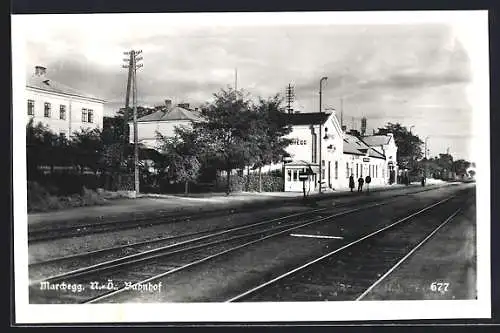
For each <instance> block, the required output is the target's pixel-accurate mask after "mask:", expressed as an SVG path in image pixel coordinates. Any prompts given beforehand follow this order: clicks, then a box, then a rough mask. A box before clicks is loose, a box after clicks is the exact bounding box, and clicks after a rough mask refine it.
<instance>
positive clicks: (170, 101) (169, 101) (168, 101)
mask: <svg viewBox="0 0 500 333" xmlns="http://www.w3.org/2000/svg"><path fill="white" fill-rule="evenodd" d="M165 106H166V107H167V110H168V109H170V108H171V107H172V100H171V99H166V100H165Z"/></svg>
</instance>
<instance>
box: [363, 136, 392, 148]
mask: <svg viewBox="0 0 500 333" xmlns="http://www.w3.org/2000/svg"><path fill="white" fill-rule="evenodd" d="M363 141H364V142H366V144H367V145H369V146H382V145H386V144H388V143H389V141H391V136H390V135H370V136H364V137H363Z"/></svg>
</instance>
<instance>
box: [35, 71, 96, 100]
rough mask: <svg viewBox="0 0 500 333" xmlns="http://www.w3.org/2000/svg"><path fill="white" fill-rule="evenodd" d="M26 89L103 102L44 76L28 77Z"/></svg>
mask: <svg viewBox="0 0 500 333" xmlns="http://www.w3.org/2000/svg"><path fill="white" fill-rule="evenodd" d="M26 87H30V88H35V89H41V90H45V91H48V92H54V93H58V94H65V95H71V96H78V97H83V98H88V99H95V100H98V101H100V102H105V101H104V100H103V99H102V98H99V97H97V96H93V95H91V94H88V93H86V92H83V91H80V90H77V89H74V88H71V87H69V86H67V85H65V84H62V83H60V82H57V81H54V80H51V79H48V78H47V77H44V76H30V77H29V78H28V79H27V80H26Z"/></svg>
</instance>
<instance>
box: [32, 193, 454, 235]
mask: <svg viewBox="0 0 500 333" xmlns="http://www.w3.org/2000/svg"><path fill="white" fill-rule="evenodd" d="M451 185H452V184H450V185H448V186H451ZM441 187H442V186H441ZM438 188H440V187H437V186H432V185H431V186H428V187H426V188H418V189H417V190H414V191H409V192H404V193H400V194H396V195H394V196H392V197H401V196H405V195H408V194H416V193H421V192H426V191H431V190H435V189H438ZM397 190H402V189H397ZM397 190H392V191H397ZM390 191H391V189H384V190H377V191H373V192H372V193H380V192H390ZM327 199H333V198H331V197H329V196H328V195H325V196H324V197H322V198H315V200H327ZM375 200H377V198H374V197H369V196H365V197H362V198H360V200H359V201H357V202H356V203H359V202H360V201H362V202H373V201H375ZM296 202H300V200H296ZM350 204H352V203H350V202H348V203H345V204H341V205H339V206H345V207H347V206H349V205H350ZM229 211H232V210H227V211H210V212H199V213H193V214H189V215H186V214H176V215H169V216H155V217H144V218H138V219H133V220H129V221H123V220H119V221H105V222H97V223H85V224H73V225H66V224H62V225H58V226H56V227H32V228H31V229H30V230H28V243H31V244H32V243H36V242H43V241H50V240H57V239H63V238H70V237H78V236H83V235H88V234H97V233H105V232H113V231H120V230H127V229H134V228H138V227H150V226H155V225H162V224H172V223H179V222H185V221H190V220H191V221H192V220H197V219H201V218H209V217H216V216H221V215H224V214H225V213H228V212H229ZM245 211H249V209H248V208H247V209H240V210H238V211H237V212H236V213H242V212H245Z"/></svg>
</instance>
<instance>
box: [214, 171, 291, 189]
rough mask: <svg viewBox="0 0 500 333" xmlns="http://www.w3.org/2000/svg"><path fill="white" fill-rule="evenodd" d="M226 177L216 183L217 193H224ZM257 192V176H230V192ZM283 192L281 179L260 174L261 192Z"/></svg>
mask: <svg viewBox="0 0 500 333" xmlns="http://www.w3.org/2000/svg"><path fill="white" fill-rule="evenodd" d="M280 173H281V172H280ZM226 184H227V178H226V176H220V177H219V178H218V182H217V189H216V190H217V191H225V190H226V187H227V185H226ZM241 191H247V192H258V191H259V175H258V174H257V173H252V174H250V175H244V176H243V177H241V176H237V175H231V192H241ZM281 191H283V178H282V177H280V176H276V173H263V174H262V192H281Z"/></svg>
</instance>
